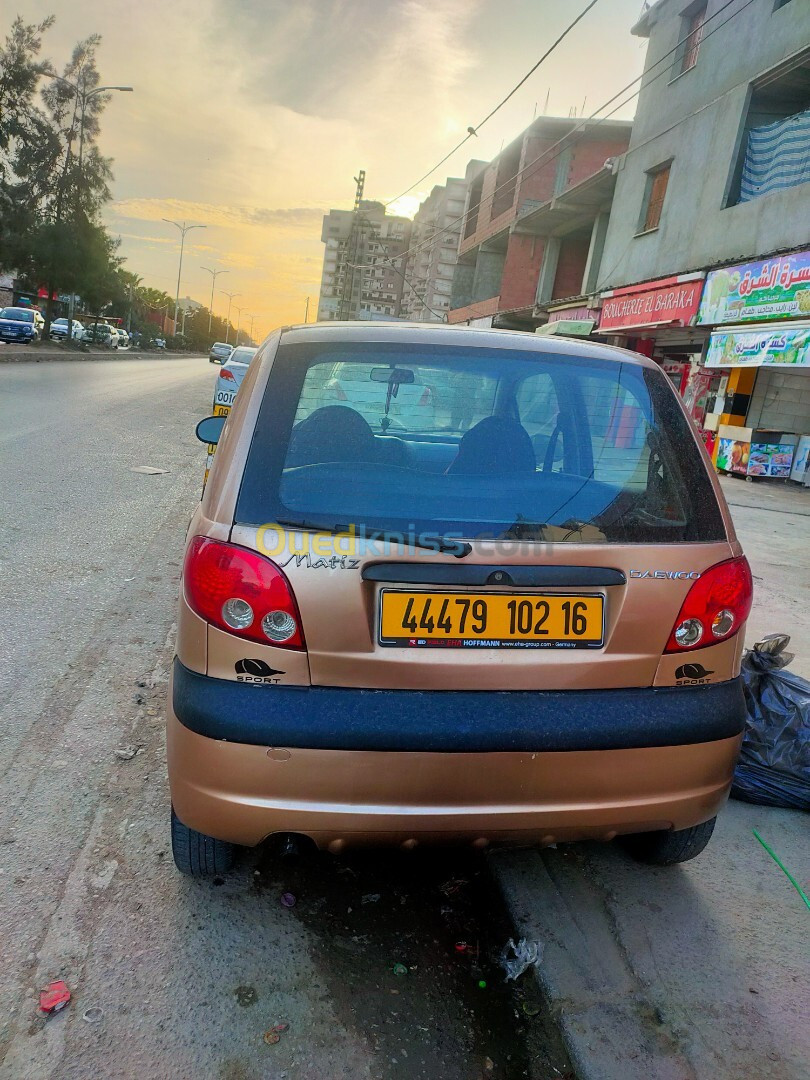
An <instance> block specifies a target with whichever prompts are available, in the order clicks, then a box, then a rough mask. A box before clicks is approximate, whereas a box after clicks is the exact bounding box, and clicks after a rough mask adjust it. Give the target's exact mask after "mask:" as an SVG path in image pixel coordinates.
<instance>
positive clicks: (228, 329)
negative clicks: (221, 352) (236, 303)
mask: <svg viewBox="0 0 810 1080" xmlns="http://www.w3.org/2000/svg"><path fill="white" fill-rule="evenodd" d="M219 291H220V292H221V293H222V295H223V296H227V297H228V315H227V317H226V319H225V344H226V345H227V344H228V338H229V337H230V333H231V304H232V303H233V298H234V297H235V296H241V295H242V294H241V293H240V292H225V290H224V289H220V290H219ZM237 336H238V331H237ZM236 344H237V345H238V344H239V341H238V340H237V342H236Z"/></svg>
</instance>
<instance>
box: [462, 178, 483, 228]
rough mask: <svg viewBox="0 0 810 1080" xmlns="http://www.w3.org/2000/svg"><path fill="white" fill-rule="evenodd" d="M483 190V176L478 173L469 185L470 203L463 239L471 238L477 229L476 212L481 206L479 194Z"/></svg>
mask: <svg viewBox="0 0 810 1080" xmlns="http://www.w3.org/2000/svg"><path fill="white" fill-rule="evenodd" d="M483 189H484V174H483V173H479V174H478V176H476V178H475V180H473V182H472V183H471V184H470V202H469V205H468V208H467V220H466V221H465V222H464V238H465V240H466V238H467V237H468V236H472V234H473V233H474V232H475V230H476V228H477V227H478V210H479V208H480V206H481V192H482V191H483Z"/></svg>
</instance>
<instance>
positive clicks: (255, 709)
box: [172, 659, 745, 753]
mask: <svg viewBox="0 0 810 1080" xmlns="http://www.w3.org/2000/svg"><path fill="white" fill-rule="evenodd" d="M172 704H173V707H174V713H175V716H176V717H177V719H178V720H179V721H180V723H181V724H183V725H184V726H185V727H187V728H189V729H190V730H191V731H194V732H196V733H197V734H198V735H204V736H206V737H207V738H209V739H225V740H227V741H229V742H237V743H248V744H252V745H254V746H285V747H293V748H298V749H308V750H404V751H412V752H418V751H423V752H430V751H432V752H448V753H474V752H486V751H530V752H531V751H548V750H628V749H632V748H634V747H649V746H680V745H684V744H687V743H700V742H712V741H714V740H716V739H726V738H730V737H731V736H734V735H739V734H740V732H741V731H742V729H743V725H744V723H745V699H744V697H743V691H742V682H741V680H740V679H732V680H731V681H730V682H722V683H708V684H706V685H705V686H671V687H669V686H666V687H649V688H648V687H642V688H633V689H622V690H511V691H490V690H358V689H350V688H342V687H327V686H302V687H296V686H280V685H273V686H255V685H254V686H252V685H250V684H247V683H239V682H231V681H229V680H226V679H212V678H208V677H207V676H205V675H200V674H198V673H197V672H196V671H190V670H189V669H188V668H187V667H184V666H183V664H181V663H180V661H179V660H177V659H175V661H174V689H173V697H172Z"/></svg>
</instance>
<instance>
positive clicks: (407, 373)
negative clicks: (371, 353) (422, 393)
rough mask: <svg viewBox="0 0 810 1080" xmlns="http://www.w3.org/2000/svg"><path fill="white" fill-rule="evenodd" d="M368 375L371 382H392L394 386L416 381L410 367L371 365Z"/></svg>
mask: <svg viewBox="0 0 810 1080" xmlns="http://www.w3.org/2000/svg"><path fill="white" fill-rule="evenodd" d="M369 377H370V378H371V381H372V382H384V383H392V384H393V385H394V386H402V385H403V384H405V383H413V382H416V377H415V375H414V373H413V372H412V371H411V369H410V368H390V367H373V368H372V369H371V374H370V376H369Z"/></svg>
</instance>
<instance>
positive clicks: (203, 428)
mask: <svg viewBox="0 0 810 1080" xmlns="http://www.w3.org/2000/svg"><path fill="white" fill-rule="evenodd" d="M227 419H228V417H227V416H206V418H205V419H204V420H201V421H200V422H199V424H197V427H196V429H195V434H196V436H197V438H198V439H199V440H200V442H204V443H211V444H212V445H213V446H216V444H217V443H218V442H219V439H220V436H221V435H222V429H223V428H224V427H225V421H226V420H227Z"/></svg>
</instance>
